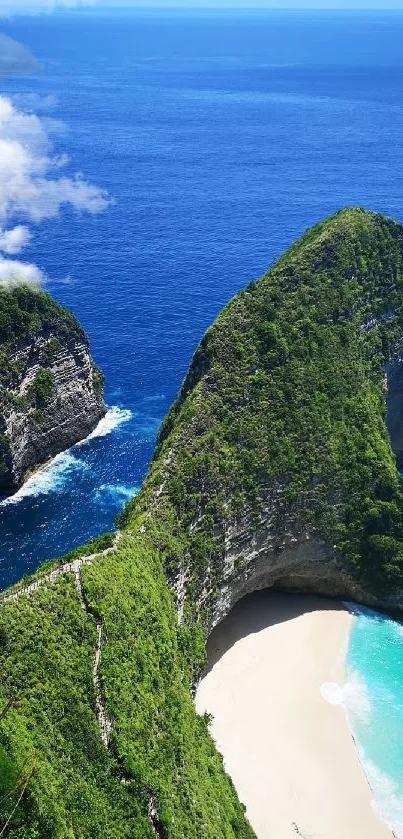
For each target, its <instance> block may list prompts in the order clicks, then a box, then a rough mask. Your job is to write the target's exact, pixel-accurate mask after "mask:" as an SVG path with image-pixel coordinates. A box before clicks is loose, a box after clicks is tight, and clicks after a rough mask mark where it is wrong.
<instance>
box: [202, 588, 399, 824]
mask: <svg viewBox="0 0 403 839" xmlns="http://www.w3.org/2000/svg"><path fill="white" fill-rule="evenodd" d="M352 620H353V617H352V616H351V615H350V614H349V613H348V612H347V611H346V610H345V609H343V607H342V606H341V604H337V603H333V602H331V601H327V600H323V599H320V598H316V597H310V596H302V595H301V596H300V595H283V594H279V593H275V592H270V591H263V592H256V593H255V594H252V595H250V596H249V597H247V598H245V599H244V600H242V601H241V602H240V603H238V604H237V606H236V607H235V608H234V609H233V611H232V612H231V614H230V615H229V616H228V618H226V620H225V621H223V623H222V624H220V626H218V627H217V628H216V629H215V630H214V632H213V633H212V635H211V637H210V640H209V646H208V668H207V670H206V673H205V675H204V677H203V679H202V681H201V683H200V685H199V688H198V691H197V695H196V707H197V710H198V712H199V713H204V712H205V711H207V712H208V713H209V714H212V715H213V721H212V724H211V728H210V730H211V733H212V736H213V738H214V740H215V741H216V743H217V747H218V749H219V751H220V752H221V753H222V755H223V757H224V761H225V766H226V769H227V772H228V773H229V775H231V777H232V780H233V782H234V784H235V787H236V789H237V791H238V794H239V797H240V799H241V801H242V802H243V803H244V804H245V805H246V812H247V816H248V818H249V821H250V823H251V825H252V827H253V828H254V830H255V831H256V834H257V836H258V839H295V837H298V836H299V837H303V839H391V837H392V833H391V832H390V830H389V829H388V827H387V826H386V825H385V824H384V823H383V822H382V821H381V820H380V818H379V816H378V815H377V813H376V812H375V810H374V808H373V805H372V793H371V790H370V787H369V784H368V782H367V779H366V777H365V775H364V772H363V770H362V767H361V764H360V762H359V758H358V754H357V751H356V748H355V744H354V740H353V738H352V735H351V732H350V729H349V726H348V722H347V718H346V715H345V712H344V710H343V708H342V707H339V706H336V705H331V704H329V703H328V702H327V701H326V700H325V699H324V698H323V696H322V694H321V687H322V685H323V684H325V683H328V682H335V683H338V684H340V685H342V684H343V683H344V681H345V653H346V649H347V640H348V631H349V629H350V627H351V622H352Z"/></svg>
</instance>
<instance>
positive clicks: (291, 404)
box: [0, 209, 403, 839]
mask: <svg viewBox="0 0 403 839" xmlns="http://www.w3.org/2000/svg"><path fill="white" fill-rule="evenodd" d="M402 340H403V226H402V225H400V224H398V223H396V222H394V221H392V220H389V219H386V218H384V217H382V216H379V215H375V214H371V213H368V212H365V211H363V210H357V209H350V210H344V211H342V212H340V213H338V214H337V215H336V216H333V217H332V218H330V219H328V220H326V221H325V222H323V223H322V224H320V225H318V226H317V227H315V228H313V229H312V230H310V231H308V232H307V233H306V234H305V235H304V236H303V237H302V239H300V240H299V242H297V243H296V245H294V246H293V247H292V248H291V249H290V250H289V251H288V252H287V254H285V256H284V257H283V258H282V259H281V260H280V261H279V262H278V263H277V264H276V265H275V266H274V268H273V269H272V270H271V271H270V272H269V273H268V274H267V275H265V276H264V277H263V278H262V279H261V280H258V281H256V282H254V283H252V284H251V285H250V286H249V287H248V288H247V289H245V291H243V292H241V293H240V294H239V295H237V296H236V297H235V298H234V300H233V301H231V303H230V304H229V305H228V306H227V307H226V308H225V309H224V311H223V312H222V313H221V315H220V316H219V317H218V319H217V321H216V323H215V324H214V325H213V327H212V328H211V329H210V330H209V331H208V332H207V333H206V335H205V337H204V338H203V340H202V342H201V344H200V346H199V348H198V350H197V352H196V354H195V357H194V359H193V361H192V364H191V367H190V370H189V373H188V375H187V377H186V380H185V382H184V384H183V387H182V390H181V393H180V395H179V398H178V400H177V402H176V403H175V405H174V406H173V408H172V409H171V411H170V412H169V414H168V416H167V418H166V420H165V422H164V425H163V427H162V429H161V433H160V436H159V440H158V445H157V449H156V453H155V456H154V459H153V462H152V464H151V466H150V469H149V473H148V476H147V478H146V481H145V483H144V486H143V488H142V491H141V492H140V493H139V495H138V496H137V498H136V499H135V500H134V501H133V502H131V503H130V504H129V505H128V506H127V508H126V510H125V511H124V514H123V515H122V517H121V521H120V528H121V531H122V534H121V537H120V538H119V539H118V540H116V541H115V543H114V546H113V549H112V550H110V548H109V549H108V551H107V552H105V551H101V548H103V547H105V545H104V543H102V544H98V543H96V544H95V546H94V544H92V545H90V546H88V547H87V548H85V547H84V548H82V549H81V550H79V551H78V552H77V553H76V555H75V558H72V557H68V558H66V559H65V560H60V561H58V562H57V561H56V562H55V563H54V564H53V565H52V564H50V565H49V564H48V565H47V566H45V567H44V568H43V569H40V571H39V572H38V575H36V580H37V585H36V586H32V588H28V590H25V592H23V591H22V588H21V587H19V586H17V587H16V589H15V597H14V599H5V600H3V604H2V606H1V607H0V675H1V679H0V710H1V708H2V707H4V706H5V705H6V703H7V701H8V700H10V699H11V700H12V706H11V707H10V708H9V710H8V712H7V714H6V716H5V717H4V718H3V719H0V749H2V750H3V751H0V758H1V757H2V754H3V753H4V755H5V756H6V757H5V758H4V759H3V762H4V760H5V761H6V762H7V761H8V764H9V765H10V766H11V767H15V766H17V768H18V771H20V772H21V771H23V769H21V767H24V766H26V765H28V766H34V771H33V775H32V778H30V781H29V784H28V786H27V790H26V791H25V793H24V795H23V797H22V798H21V800H20V801H18V795H17V794H16V793H15V791H12V792H11V794H10V795H9V796H8V797H7V799H6V805H7V806H5V805H3V824H5V823H6V820H7V818H8V816H9V815H10V812H12V808H13V807H14V806H15V805H16V804H17V805H18V806H17V807H16V810H15V812H14V813H13V815H12V818H11V821H10V823H9V825H8V827H7V834H6V835H7V836H8V837H12V839H21V837H24V839H34V837H35V839H36V837H38V836H39V837H49V839H55V838H56V837H57V839H67V837H68V839H90V837H91V839H98V837H99V839H101V837H102V839H110V837H113V839H115V837H116V839H117V837H125V836H127V837H129V836H130V837H139V839H140V837H141V839H144V838H145V837H147V836H150V837H152V836H153V835H154V836H155V835H157V836H160V837H169V839H199V837H203V838H204V839H213V838H214V839H234V837H251V836H252V835H253V834H252V832H251V830H250V827H249V826H248V824H247V823H246V821H245V819H244V816H243V811H242V807H241V806H240V805H239V803H238V802H237V798H236V795H235V792H234V789H233V787H232V784H231V782H230V780H229V779H228V778H227V777H226V775H225V773H224V771H223V768H222V764H221V761H220V758H219V756H218V755H217V754H216V753H215V751H214V748H213V744H212V742H211V740H210V739H209V736H208V732H207V726H206V721H204V720H201V719H198V718H197V717H196V715H195V712H194V710H193V706H192V702H191V691H190V688H191V684H192V683H194V680H195V679H196V678H197V674H198V673H199V671H200V667H201V666H202V662H203V657H204V637H205V633H206V632H209V631H210V629H211V627H212V626H213V625H214V624H215V623H217V621H218V620H220V619H221V618H222V617H223V616H224V615H225V614H226V613H227V612H228V611H229V609H230V608H231V607H232V605H233V604H234V603H235V602H236V600H237V599H239V598H240V597H241V596H243V594H244V593H246V592H247V591H252V590H253V589H256V588H261V587H263V586H268V585H269V586H272V585H274V586H277V587H281V588H287V589H292V590H299V591H315V592H318V593H321V594H323V593H325V594H326V593H327V594H332V595H338V596H343V597H350V598H357V599H359V600H361V601H362V602H365V603H369V604H376V605H378V606H383V607H389V608H394V609H396V610H398V611H400V612H402V611H403V609H402V603H403V600H402V590H403V515H402V514H403V494H402V483H401V479H400V476H399V473H398V470H397V468H396V459H395V455H394V453H393V451H392V447H391V442H390V439H389V436H388V431H387V424H386V421H387V419H388V422H389V427H390V430H391V433H392V436H393V442H394V444H395V448H396V456H397V457H398V458H399V461H400V460H401V451H402V448H401V442H400V441H401V439H402V438H401V423H400V416H401V408H402V402H403V400H402V393H403V386H402V375H403V373H402V371H403V366H402V363H401V359H402ZM387 403H388V404H389V414H388V417H387ZM108 544H109V543H108ZM96 550H99V551H101V552H100V553H99V554H98V555H95V556H94V553H95V552H96ZM85 554H90V555H91V556H90V558H89V559H87V561H86V562H81V560H80V555H83V556H84V555H85ZM72 559H75V564H74V567H72V564H71V563H72ZM52 569H53V570H55V571H57V572H58V573H56V574H53V575H52ZM167 581H168V583H169V584H168V585H167ZM27 585H29V583H24V586H25V588H26V586H27ZM99 691H100V696H99ZM105 720H107V722H108V723H110V725H111V728H110V730H109V726H107V737H105V726H104V723H103V721H105ZM105 743H106V744H105ZM268 759H270V756H269V755H268ZM34 761H36V762H35V763H34ZM14 771H15V770H14ZM11 786H12V785H11ZM14 790H15V787H14Z"/></svg>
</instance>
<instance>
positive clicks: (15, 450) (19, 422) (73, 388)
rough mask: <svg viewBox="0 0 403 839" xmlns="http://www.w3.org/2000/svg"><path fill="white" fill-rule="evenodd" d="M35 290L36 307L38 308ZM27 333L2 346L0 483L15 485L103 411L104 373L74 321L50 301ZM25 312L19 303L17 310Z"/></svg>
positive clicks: (81, 433)
mask: <svg viewBox="0 0 403 839" xmlns="http://www.w3.org/2000/svg"><path fill="white" fill-rule="evenodd" d="M36 294H37V301H36V310H37V309H38V308H39V309H40V307H41V298H42V295H41V294H38V293H36ZM45 297H46V298H47V301H46V303H47V307H48V308H49V311H46V312H43V311H42V312H40V317H37V315H38V311H35V320H34V322H33V323H32V324H31V328H30V330H29V334H27V335H24V336H23V337H21V338H19V337H18V330H16V335H13V336H12V339H11V340H9V341H7V342H5V343H4V344H3V347H2V353H1V362H0V370H1V374H2V382H3V384H2V387H1V389H0V433H1V437H0V442H1V461H2V462H1V471H0V488H1V490H2V491H5V492H10V491H14V490H15V489H17V488H18V487H19V486H20V485H21V484H22V483H23V482H24V480H25V479H26V478H27V476H28V475H29V474H30V473H31V472H32V471H33V470H35V469H36V468H37V467H38V466H40V465H42V464H43V463H45V462H46V461H47V460H49V459H50V458H52V457H54V456H55V455H56V454H58V453H59V452H61V451H63V450H64V449H66V448H68V447H69V446H71V445H73V444H74V443H77V442H78V441H79V440H82V439H83V438H84V437H86V436H87V435H88V434H89V433H90V432H91V431H92V430H93V429H94V428H95V426H96V424H97V423H98V422H99V420H100V419H101V417H102V416H103V415H104V414H105V404H104V401H103V395H102V391H103V378H102V374H101V373H100V371H99V370H98V368H97V367H96V366H95V364H94V362H93V360H92V358H91V355H90V352H89V347H88V339H87V336H86V335H85V333H84V331H83V330H82V328H81V327H80V326H79V324H78V323H77V321H75V320H74V319H73V317H72V316H71V315H70V314H69V313H67V316H66V317H67V319H64V318H63V317H61V313H62V311H63V310H61V308H60V307H56V304H54V306H55V312H54V313H55V314H56V317H55V318H54V319H52V303H53V301H52V302H51V303H49V298H48V295H46V296H45ZM21 310H22V311H24V309H23V303H22V304H21V306H20V311H21Z"/></svg>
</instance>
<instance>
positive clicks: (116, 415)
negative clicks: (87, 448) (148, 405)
mask: <svg viewBox="0 0 403 839" xmlns="http://www.w3.org/2000/svg"><path fill="white" fill-rule="evenodd" d="M132 416H133V414H132V412H131V411H129V410H128V409H127V408H119V406H118V405H113V406H111V407H110V408H109V409H108V411H107V413H106V414H105V416H104V417H102V419H101V420H100V421H99V423H98V425H97V426H96V428H94V430H93V431H91V434H89V435H88V437H86V438H85V439H84V440H81V441H80V442H79V443H77V446H84V445H85V443H88V441H89V440H94V439H95V438H96V437H106V435H107V434H110V433H111V432H112V431H114V430H115V428H118V427H119V425H122V423H124V422H129V420H131V418H132Z"/></svg>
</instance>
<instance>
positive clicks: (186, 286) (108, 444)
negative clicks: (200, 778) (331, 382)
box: [0, 10, 403, 836]
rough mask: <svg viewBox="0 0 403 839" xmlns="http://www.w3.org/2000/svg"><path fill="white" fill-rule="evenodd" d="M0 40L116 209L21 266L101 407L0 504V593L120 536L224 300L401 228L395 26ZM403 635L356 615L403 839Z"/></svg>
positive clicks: (344, 21)
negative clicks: (353, 240) (65, 333)
mask: <svg viewBox="0 0 403 839" xmlns="http://www.w3.org/2000/svg"><path fill="white" fill-rule="evenodd" d="M2 31H3V32H4V33H5V34H7V35H9V36H11V37H12V38H14V39H16V40H17V41H21V42H23V43H24V44H25V45H26V46H28V47H29V48H30V50H31V51H32V53H33V54H34V55H35V56H36V58H37V59H38V60H39V61H40V62H41V64H42V72H40V73H36V74H35V75H27V76H22V75H19V76H15V77H12V78H2V79H0V86H1V92H2V93H3V94H4V95H7V96H10V97H14V101H15V102H16V103H17V104H18V107H19V108H20V109H23V110H24V109H25V110H30V109H31V110H33V111H34V112H36V111H38V109H40V112H41V117H42V119H43V120H44V124H45V125H46V124H48V125H49V130H51V131H52V135H53V145H54V154H55V155H67V156H68V161H69V162H68V163H67V165H66V167H65V170H66V172H67V174H73V173H75V172H77V171H79V172H83V173H84V176H85V178H86V179H88V180H89V181H91V182H92V183H95V184H97V185H98V186H99V187H101V188H102V189H105V190H107V191H108V192H109V194H110V196H111V198H112V199H113V202H112V203H111V205H110V206H109V208H108V209H107V210H106V211H105V212H104V213H102V214H101V215H97V216H95V217H92V216H89V215H78V214H76V213H74V212H73V211H72V210H71V209H69V208H68V207H65V208H62V211H61V212H60V214H59V216H58V217H57V218H55V219H50V220H48V221H46V222H45V223H41V224H37V225H36V226H35V227H34V233H35V236H34V239H33V241H32V243H31V244H30V246H29V248H28V249H27V251H26V253H25V254H24V256H25V257H26V258H27V259H28V260H29V261H30V262H34V263H36V264H38V265H39V266H40V267H41V268H42V270H43V271H44V272H45V273H46V275H47V278H48V279H47V287H48V289H49V291H50V292H51V293H52V294H53V295H54V297H55V298H56V299H57V300H58V301H60V303H62V304H63V305H66V306H68V307H70V308H71V309H73V311H74V313H75V314H76V316H77V317H78V318H79V320H80V321H81V323H82V324H83V326H84V327H85V329H86V330H87V332H88V334H89V337H90V341H91V349H92V353H93V355H94V358H95V359H96V361H97V363H98V364H99V365H100V367H101V368H102V370H103V371H104V373H105V376H106V400H107V404H108V414H107V417H106V418H105V420H104V421H103V422H102V424H101V426H100V427H99V428H98V429H97V432H96V434H94V435H91V437H90V439H88V440H87V441H85V442H84V443H83V444H80V445H79V446H76V447H74V448H73V449H71V450H70V451H69V452H66V453H64V454H62V455H60V456H59V457H58V458H56V461H55V462H54V463H53V465H52V466H51V467H49V468H47V469H46V470H44V471H43V472H41V473H39V474H37V475H36V476H35V477H34V478H33V479H31V480H30V481H29V482H28V483H27V484H26V485H25V487H24V488H23V489H22V490H21V491H20V492H19V493H18V494H17V495H16V496H14V497H13V498H11V499H4V500H3V501H1V502H0V584H1V586H2V587H4V586H6V585H8V584H10V583H12V582H14V581H16V580H17V579H18V578H19V577H21V576H22V575H23V574H27V573H30V572H32V571H34V570H35V568H36V567H37V566H38V564H39V563H40V562H41V561H43V560H46V559H48V558H51V557H53V556H56V555H59V554H61V553H63V552H65V551H67V550H69V549H71V548H73V547H74V546H75V545H77V544H80V543H81V542H82V541H84V540H87V539H88V538H90V537H92V536H94V535H96V534H98V533H102V532H104V531H105V530H108V529H111V528H113V526H114V521H115V517H116V514H117V513H118V512H119V510H120V509H121V507H122V505H123V504H124V502H125V501H126V500H127V499H128V498H130V497H131V496H132V495H133V494H134V493H135V492H136V491H137V490H138V488H139V486H140V485H141V481H142V479H143V477H144V474H145V471H146V468H147V464H148V462H149V459H150V456H151V453H152V449H153V446H154V442H155V438H156V434H157V431H158V427H159V424H160V422H161V420H162V418H163V416H164V414H165V412H166V410H167V408H168V407H169V405H170V403H171V402H172V400H173V399H174V397H175V395H176V393H177V392H178V389H179V386H180V383H181V380H182V378H183V376H184V375H185V373H186V369H187V366H188V364H189V362H190V359H191V356H192V353H193V351H194V349H195V347H196V345H197V343H198V341H199V339H200V337H201V336H202V334H203V332H204V330H205V329H206V328H207V327H208V325H209V324H210V323H211V322H212V320H213V319H214V317H215V315H216V314H217V312H218V311H219V310H220V309H221V307H222V306H223V305H224V304H225V303H226V302H227V301H228V300H229V298H230V297H231V296H232V295H233V294H235V292H237V291H238V290H239V289H240V288H241V287H242V286H244V285H245V284H246V283H247V282H248V281H249V280H251V279H253V278H255V277H258V276H259V275H261V274H262V273H263V272H264V271H265V270H266V269H267V267H268V266H269V265H270V264H271V263H272V262H273V260H274V259H275V258H276V257H278V256H279V255H280V253H281V252H282V251H283V250H284V249H285V248H286V247H287V246H288V245H290V244H291V243H292V242H293V240H295V238H296V237H297V236H299V235H300V234H301V233H302V232H303V230H304V229H305V228H306V227H308V226H309V225H311V224H313V223H315V222H316V221H318V220H320V219H321V218H323V217H325V216H327V215H329V214H330V213H332V212H334V211H335V210H337V209H339V208H340V207H342V206H346V205H355V206H358V205H360V206H365V207H367V208H368V209H372V210H377V211H380V212H383V213H386V214H388V215H392V216H395V217H396V218H398V219H401V220H403V189H402V186H403V183H402V172H403V169H402V160H403V155H402V145H403V139H402V138H403V94H402V82H403V56H402V49H401V45H402V43H403V14H399V13H392V12H390V13H379V12H371V13H369V12H365V13H364V12H357V13H353V12H349V13H346V12H326V13H325V12H321V13H319V12H316V13H315V12H310V13H308V12H304V13H297V12H295V13H292V12H288V13H282V12H272V13H270V14H269V13H266V14H265V13H203V14H201V13H199V14H196V13H193V14H189V13H188V14H186V13H170V14H168V13H165V14H163V13H159V14H157V13H154V14H151V13H149V14H147V13H136V14H135V13H123V12H122V13H118V12H108V13H107V12H105V13H103V14H101V13H99V12H98V13H96V12H95V11H94V10H93V11H91V12H88V13H87V12H84V11H82V12H74V11H70V12H69V13H58V14H53V15H44V16H40V17H35V16H31V17H26V18H25V17H18V18H15V19H12V20H8V21H2ZM55 121H56V122H55ZM59 121H60V122H62V123H63V126H62V125H61V124H59ZM17 221H18V219H17ZM21 221H23V219H21ZM402 642H403V639H402V635H401V627H400V626H399V625H397V624H394V623H393V622H391V621H388V620H386V619H382V618H379V617H376V616H374V615H372V614H369V613H365V612H360V614H359V616H358V617H357V620H356V623H355V627H354V630H353V632H352V636H351V639H350V648H349V653H348V666H349V684H352V685H353V687H354V686H355V688H357V689H356V690H355V689H352V690H351V691H350V692H349V696H350V700H349V701H347V700H346V704H347V706H348V710H349V714H350V719H351V722H352V726H353V729H354V731H355V732H356V735H357V741H358V744H359V748H360V750H361V753H362V759H363V763H364V764H365V765H366V767H367V772H368V776H369V777H370V779H371V783H372V785H373V788H374V791H375V793H376V797H377V801H378V805H379V806H380V807H381V808H383V811H387V812H386V815H387V817H388V818H389V817H390V818H392V817H393V820H394V824H395V825H396V830H397V831H398V830H399V829H400V830H401V833H400V835H402V836H403V832H402V831H403V821H402V816H401V814H402V810H403V762H402V755H403V726H402V716H403V689H402V687H401V684H402V679H401V674H402V668H403V647H402ZM351 696H353V697H354V699H351ZM391 709H392V711H391ZM399 819H400V821H399Z"/></svg>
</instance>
